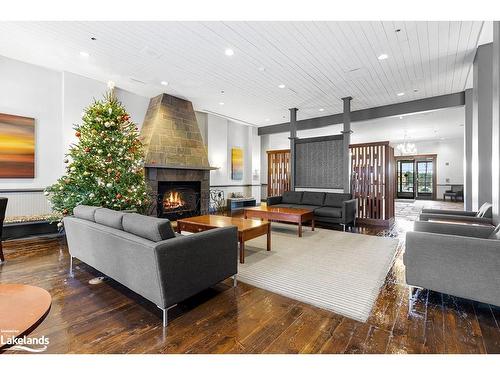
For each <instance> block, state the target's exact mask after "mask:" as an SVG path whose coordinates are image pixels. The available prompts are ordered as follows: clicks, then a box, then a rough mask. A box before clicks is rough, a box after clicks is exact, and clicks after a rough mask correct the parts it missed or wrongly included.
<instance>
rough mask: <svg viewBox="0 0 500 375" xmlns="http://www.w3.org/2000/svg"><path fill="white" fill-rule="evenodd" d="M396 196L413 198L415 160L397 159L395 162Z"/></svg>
mask: <svg viewBox="0 0 500 375" xmlns="http://www.w3.org/2000/svg"><path fill="white" fill-rule="evenodd" d="M397 171H398V173H397V183H398V186H397V197H398V198H406V199H414V198H415V179H414V175H415V161H414V160H398V163H397Z"/></svg>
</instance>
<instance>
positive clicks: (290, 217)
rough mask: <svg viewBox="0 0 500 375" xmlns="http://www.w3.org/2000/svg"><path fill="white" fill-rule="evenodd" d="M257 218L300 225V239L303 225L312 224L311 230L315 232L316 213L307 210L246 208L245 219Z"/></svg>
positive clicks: (262, 207) (271, 207) (266, 207)
mask: <svg viewBox="0 0 500 375" xmlns="http://www.w3.org/2000/svg"><path fill="white" fill-rule="evenodd" d="M246 218H257V219H261V220H269V221H284V222H286V223H295V224H298V225H299V229H298V233H299V237H302V224H303V223H306V222H308V221H310V222H311V229H312V230H313V231H314V213H313V211H311V210H307V209H305V208H285V207H273V206H270V207H268V206H259V207H250V208H245V219H246Z"/></svg>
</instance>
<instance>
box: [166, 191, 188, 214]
mask: <svg viewBox="0 0 500 375" xmlns="http://www.w3.org/2000/svg"><path fill="white" fill-rule="evenodd" d="M185 205H186V202H184V201H183V200H182V198H181V193H179V192H178V191H171V192H170V194H168V196H167V195H166V194H163V210H165V211H169V210H176V209H178V208H182V207H183V206H185Z"/></svg>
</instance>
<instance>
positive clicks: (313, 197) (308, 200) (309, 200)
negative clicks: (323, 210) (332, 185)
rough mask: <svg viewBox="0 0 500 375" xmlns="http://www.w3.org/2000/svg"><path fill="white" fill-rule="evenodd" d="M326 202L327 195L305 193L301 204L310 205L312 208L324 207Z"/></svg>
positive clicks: (311, 192)
mask: <svg viewBox="0 0 500 375" xmlns="http://www.w3.org/2000/svg"><path fill="white" fill-rule="evenodd" d="M324 200H325V193H321V192H314V191H304V194H303V195H302V201H301V202H300V204H309V205H311V206H322V205H323V201H324Z"/></svg>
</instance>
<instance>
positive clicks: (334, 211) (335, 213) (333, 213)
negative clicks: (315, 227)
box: [314, 207, 342, 218]
mask: <svg viewBox="0 0 500 375" xmlns="http://www.w3.org/2000/svg"><path fill="white" fill-rule="evenodd" d="M314 214H315V215H316V216H323V217H338V218H341V217H342V209H341V208H339V207H320V208H317V209H315V210H314Z"/></svg>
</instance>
